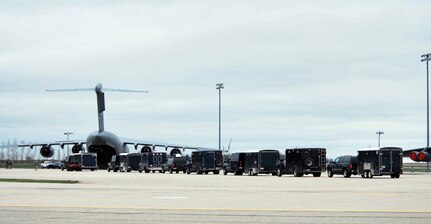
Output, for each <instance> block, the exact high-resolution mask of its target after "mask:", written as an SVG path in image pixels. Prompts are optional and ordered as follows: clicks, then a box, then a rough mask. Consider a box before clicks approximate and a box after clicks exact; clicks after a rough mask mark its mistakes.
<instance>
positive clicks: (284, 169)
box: [277, 148, 326, 177]
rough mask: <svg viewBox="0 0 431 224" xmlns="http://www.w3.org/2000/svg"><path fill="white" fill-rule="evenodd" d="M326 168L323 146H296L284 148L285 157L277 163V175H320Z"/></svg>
mask: <svg viewBox="0 0 431 224" xmlns="http://www.w3.org/2000/svg"><path fill="white" fill-rule="evenodd" d="M325 170H326V149H325V148H296V149H286V154H285V159H284V160H281V161H280V162H279V163H278V164H277V176H279V177H281V176H282V175H283V174H293V175H294V176H295V177H302V176H303V175H304V174H305V175H308V174H313V176H314V177H320V176H321V175H322V172H325Z"/></svg>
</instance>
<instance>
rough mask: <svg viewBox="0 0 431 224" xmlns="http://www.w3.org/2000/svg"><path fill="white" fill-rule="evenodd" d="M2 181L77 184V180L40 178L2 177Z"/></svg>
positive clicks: (0, 179) (0, 180)
mask: <svg viewBox="0 0 431 224" xmlns="http://www.w3.org/2000/svg"><path fill="white" fill-rule="evenodd" d="M0 182H14V183H48V184H76V183H79V181H77V180H38V179H12V178H0Z"/></svg>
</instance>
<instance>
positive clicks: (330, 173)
mask: <svg viewBox="0 0 431 224" xmlns="http://www.w3.org/2000/svg"><path fill="white" fill-rule="evenodd" d="M333 176H334V173H332V169H328V177H333Z"/></svg>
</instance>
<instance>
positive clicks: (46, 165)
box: [40, 161, 55, 169]
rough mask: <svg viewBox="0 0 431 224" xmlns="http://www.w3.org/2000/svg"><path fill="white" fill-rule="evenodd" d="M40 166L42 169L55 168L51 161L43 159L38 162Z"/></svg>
mask: <svg viewBox="0 0 431 224" xmlns="http://www.w3.org/2000/svg"><path fill="white" fill-rule="evenodd" d="M40 167H42V169H55V165H54V162H53V161H44V162H43V163H41V164H40Z"/></svg>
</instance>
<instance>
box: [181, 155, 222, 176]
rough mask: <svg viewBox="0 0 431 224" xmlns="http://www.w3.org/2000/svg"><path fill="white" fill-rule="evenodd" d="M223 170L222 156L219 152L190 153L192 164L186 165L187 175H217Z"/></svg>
mask: <svg viewBox="0 0 431 224" xmlns="http://www.w3.org/2000/svg"><path fill="white" fill-rule="evenodd" d="M222 168H223V154H222V151H221V150H200V151H194V152H192V162H191V163H189V164H188V165H187V174H190V173H192V172H196V173H197V174H203V173H205V174H208V173H209V172H213V174H219V173H220V170H221V169H222Z"/></svg>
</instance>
